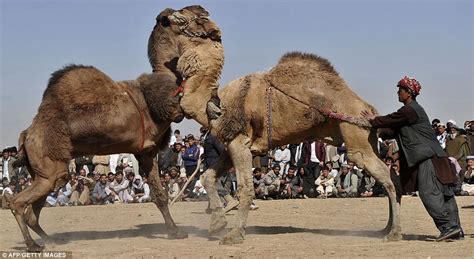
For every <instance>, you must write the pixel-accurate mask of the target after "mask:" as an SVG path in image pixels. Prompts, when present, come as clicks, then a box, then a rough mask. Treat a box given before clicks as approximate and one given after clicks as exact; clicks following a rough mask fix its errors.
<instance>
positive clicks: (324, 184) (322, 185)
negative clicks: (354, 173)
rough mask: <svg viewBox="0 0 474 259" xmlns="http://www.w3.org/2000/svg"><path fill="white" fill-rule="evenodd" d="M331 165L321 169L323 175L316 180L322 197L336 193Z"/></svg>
mask: <svg viewBox="0 0 474 259" xmlns="http://www.w3.org/2000/svg"><path fill="white" fill-rule="evenodd" d="M329 170H330V169H329V167H327V166H325V167H323V169H322V170H321V175H319V177H318V178H317V179H316V180H315V182H314V183H315V184H316V186H317V187H316V191H317V192H318V194H319V196H320V197H323V198H327V197H331V196H333V195H334V177H332V176H331V175H330V174H329Z"/></svg>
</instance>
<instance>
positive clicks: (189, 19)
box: [148, 6, 224, 124]
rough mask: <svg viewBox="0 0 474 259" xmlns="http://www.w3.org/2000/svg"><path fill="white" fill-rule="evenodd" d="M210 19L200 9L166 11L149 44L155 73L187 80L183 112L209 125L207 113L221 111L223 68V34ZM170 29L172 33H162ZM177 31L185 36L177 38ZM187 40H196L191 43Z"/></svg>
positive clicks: (193, 7) (149, 52) (149, 55)
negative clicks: (219, 83)
mask: <svg viewBox="0 0 474 259" xmlns="http://www.w3.org/2000/svg"><path fill="white" fill-rule="evenodd" d="M208 16H209V13H208V12H207V11H206V10H205V9H204V8H202V7H201V6H189V7H185V8H183V9H181V10H179V11H174V10H172V9H171V11H170V9H167V10H165V11H163V12H162V13H160V15H158V17H157V19H156V20H157V22H156V25H155V27H154V28H153V32H152V34H151V35H150V38H149V41H148V58H149V61H150V64H152V68H153V72H163V73H169V74H172V75H173V76H175V77H176V82H177V83H178V84H181V80H182V78H185V79H186V82H185V83H183V84H182V85H183V86H184V88H185V89H186V90H185V91H184V92H183V96H182V99H181V108H182V109H183V111H184V112H185V114H186V116H187V117H188V118H198V120H199V121H206V124H208V121H207V118H208V115H207V112H208V111H209V112H210V113H212V114H214V113H216V112H219V111H220V109H219V108H218V106H219V98H218V96H217V89H218V87H219V86H218V84H217V80H218V79H219V77H220V74H221V71H222V67H223V65H224V50H223V47H222V44H221V32H220V29H219V27H218V26H217V25H216V24H215V23H214V22H213V21H211V20H210V19H209V18H208ZM168 27H169V28H171V29H170V30H163V28H168ZM174 31H182V32H183V35H181V36H177V37H176V36H175V34H176V33H174ZM169 34H172V36H171V37H170V35H169ZM188 36H192V37H193V38H191V40H188ZM170 46H174V47H170ZM160 50H161V51H160ZM202 85H205V86H206V87H201V86H202ZM208 103H209V104H208ZM208 107H209V109H210V110H209V109H208Z"/></svg>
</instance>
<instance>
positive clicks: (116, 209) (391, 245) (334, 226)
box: [0, 197, 474, 258]
mask: <svg viewBox="0 0 474 259" xmlns="http://www.w3.org/2000/svg"><path fill="white" fill-rule="evenodd" d="M457 201H458V205H459V208H460V215H461V221H462V223H463V228H464V231H465V232H466V239H465V240H464V241H456V242H441V243H435V242H426V241H424V239H425V238H426V237H429V236H435V235H438V232H437V230H436V228H435V227H434V224H433V222H432V221H431V219H430V218H429V216H428V215H427V213H426V212H425V210H424V209H423V207H422V204H421V202H420V200H419V198H417V197H404V198H403V200H402V204H403V206H402V232H403V234H404V240H403V241H400V242H382V239H381V238H380V237H379V236H377V233H376V231H377V230H380V229H382V228H383V227H384V226H385V224H386V220H387V218H388V215H387V213H388V206H387V203H388V202H387V200H386V199H385V198H370V199H326V200H321V199H306V200H278V201H257V203H258V205H259V206H260V209H258V210H256V211H251V212H250V217H249V224H248V227H247V237H246V240H245V242H244V244H241V245H233V246H222V245H219V236H213V237H209V236H208V234H207V227H208V224H209V220H210V219H209V217H208V215H206V214H204V209H205V208H206V206H207V203H205V202H185V203H177V204H175V205H174V206H173V208H172V215H173V217H174V218H175V221H176V222H177V224H178V225H179V226H181V227H182V228H183V229H184V230H186V231H188V232H189V238H188V239H184V240H168V239H166V230H165V226H164V224H163V218H162V217H161V214H160V212H159V211H158V210H157V209H156V207H155V206H154V204H151V203H148V204H144V205H143V204H130V205H124V204H115V205H105V206H87V207H61V208H45V209H44V210H43V213H42V217H41V223H42V225H43V228H44V229H45V230H46V232H48V233H49V234H51V235H52V236H54V237H62V238H64V241H63V242H61V244H54V245H47V248H46V250H48V251H58V250H60V251H72V255H73V257H74V258H82V257H96V256H101V257H114V258H116V257H121V258H129V257H146V258H149V257H152V256H156V257H158V256H159V257H167V258H170V257H179V258H184V257H186V258H189V257H207V258H209V257H210V256H216V257H227V256H233V257H250V256H253V257H262V256H265V257H292V258H293V257H308V256H310V257H327V256H333V257H354V256H355V257H374V256H377V257H424V258H427V257H438V258H443V257H445V258H446V257H473V256H474V253H473V250H472V248H473V247H474V238H472V237H471V234H472V233H474V199H473V198H472V197H458V199H457ZM235 214H236V212H235V211H232V212H230V213H229V214H228V220H229V225H228V227H230V226H231V225H233V223H234V222H233V219H234V217H235ZM0 220H1V224H0V233H1V235H0V250H14V251H15V250H22V249H24V247H25V246H24V244H23V241H22V238H21V233H20V231H19V228H18V227H17V224H16V221H15V219H14V217H13V216H12V214H11V213H10V211H8V210H1V211H0ZM224 233H225V232H224ZM224 233H222V234H224ZM35 237H36V236H35Z"/></svg>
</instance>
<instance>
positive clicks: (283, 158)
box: [275, 145, 291, 176]
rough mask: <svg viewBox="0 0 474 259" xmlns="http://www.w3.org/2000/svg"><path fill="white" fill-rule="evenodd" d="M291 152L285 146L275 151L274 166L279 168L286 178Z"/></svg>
mask: <svg viewBox="0 0 474 259" xmlns="http://www.w3.org/2000/svg"><path fill="white" fill-rule="evenodd" d="M290 160H291V152H290V150H289V149H288V148H287V146H286V145H283V146H281V147H280V148H278V149H277V150H276V151H275V164H278V165H279V166H280V168H281V173H282V175H283V176H286V173H287V172H288V167H289V166H290Z"/></svg>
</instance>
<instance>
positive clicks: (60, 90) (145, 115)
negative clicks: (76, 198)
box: [9, 6, 220, 251]
mask: <svg viewBox="0 0 474 259" xmlns="http://www.w3.org/2000/svg"><path fill="white" fill-rule="evenodd" d="M190 10H191V11H190ZM194 12H205V10H204V9H203V8H202V7H199V6H191V7H187V9H186V8H184V9H181V10H178V11H174V10H172V9H166V10H165V11H163V12H162V13H160V15H159V16H158V17H157V22H158V23H159V26H156V27H155V29H154V30H153V33H152V35H160V36H161V39H167V40H169V42H168V43H167V44H164V45H163V46H161V47H162V48H160V49H156V50H155V52H154V53H155V54H156V55H157V56H159V57H171V58H170V59H169V60H168V61H173V60H177V58H176V52H175V51H176V49H181V48H184V49H185V50H186V51H187V53H192V49H193V48H197V49H198V50H199V51H201V50H202V48H203V46H201V45H202V44H209V45H210V46H213V42H214V41H212V40H205V39H210V38H215V39H218V41H220V31H219V29H218V28H217V26H215V24H214V23H213V22H212V21H210V20H209V19H207V18H206V19H195V17H196V14H195V13H194ZM173 14H174V15H175V16H176V18H170V19H168V16H173ZM180 19H187V20H188V21H189V22H187V23H186V26H184V27H183V26H179V25H178V24H179V22H180ZM175 22H176V24H175ZM168 64H169V63H168ZM191 66H192V65H191ZM171 68H172V69H171V70H170V69H168V70H159V69H157V70H156V73H153V74H144V75H142V76H140V77H139V78H137V79H136V80H130V81H121V82H114V81H113V80H112V79H110V78H109V77H108V76H107V75H105V74H104V73H102V72H101V71H99V70H97V69H96V68H94V67H89V66H79V65H70V66H67V67H65V68H63V69H61V70H59V71H56V72H55V73H53V74H52V77H51V78H50V80H49V84H48V87H47V88H46V90H45V92H44V94H43V99H42V102H41V104H40V107H39V109H38V114H37V115H36V116H35V118H34V119H33V122H32V124H31V125H30V127H28V128H27V129H26V130H24V131H23V132H22V133H21V135H20V139H19V146H20V151H19V161H20V163H24V164H25V165H26V166H27V167H28V169H29V172H30V173H31V174H32V177H33V179H34V180H33V183H32V186H31V187H29V188H28V189H26V190H25V191H23V192H21V193H19V194H18V195H16V196H14V197H13V198H12V199H11V200H10V201H9V202H10V206H11V209H12V213H13V214H14V216H15V218H16V220H17V222H18V225H19V227H20V230H21V232H22V235H23V238H24V240H25V242H26V245H27V248H28V251H39V250H42V249H43V248H44V246H42V245H38V244H37V243H36V242H34V241H33V239H32V238H31V235H30V233H29V231H28V227H30V228H31V229H32V230H33V231H34V232H36V233H37V234H38V235H40V237H42V238H43V239H44V240H45V241H54V240H52V239H51V238H50V237H49V236H48V235H47V234H46V233H45V231H44V230H43V229H42V228H41V226H40V225H39V215H40V212H41V209H42V208H43V205H44V202H45V199H46V196H47V194H48V193H49V192H51V191H53V190H57V189H58V188H60V187H62V186H64V184H66V182H67V180H68V179H67V178H68V177H67V176H68V175H67V164H68V161H69V160H70V159H72V158H73V157H76V156H80V155H90V154H96V155H106V154H112V153H133V154H135V156H136V157H137V159H138V160H139V162H140V167H141V168H143V169H144V171H145V172H149V179H150V187H151V191H152V196H153V197H154V200H155V203H156V205H157V207H158V208H159V209H160V211H161V213H162V214H163V217H164V219H165V224H166V227H167V232H168V238H186V237H187V233H185V232H183V231H181V230H180V229H179V228H178V227H177V226H176V225H175V224H174V222H173V219H172V218H171V215H170V213H169V210H168V199H167V193H166V191H164V189H163V187H162V186H161V183H160V180H159V176H158V174H157V173H156V172H157V171H158V165H157V163H156V161H154V160H153V158H154V157H155V156H156V154H157V152H158V150H159V149H160V148H161V147H163V146H165V145H166V144H167V143H168V140H169V137H170V132H171V130H170V124H171V122H179V121H181V120H182V119H183V118H184V114H183V111H182V109H181V108H180V105H179V99H180V97H179V96H178V95H177V94H175V93H176V90H177V88H178V85H177V81H176V76H175V74H174V73H175V72H176V65H175V66H174V68H173V66H171ZM173 69H174V72H173ZM170 71H171V72H170ZM195 72H196V71H195ZM151 172H154V173H151Z"/></svg>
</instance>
